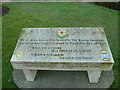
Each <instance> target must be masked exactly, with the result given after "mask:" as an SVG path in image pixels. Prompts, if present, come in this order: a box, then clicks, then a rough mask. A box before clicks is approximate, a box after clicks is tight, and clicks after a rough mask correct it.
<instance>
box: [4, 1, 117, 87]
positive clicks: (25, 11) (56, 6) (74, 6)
mask: <svg viewBox="0 0 120 90" xmlns="http://www.w3.org/2000/svg"><path fill="white" fill-rule="evenodd" d="M3 5H4V6H7V7H8V8H10V11H9V14H6V15H5V16H3V18H2V20H3V21H2V35H3V38H2V40H3V41H2V46H3V48H2V50H3V51H2V52H3V53H2V57H3V59H2V64H3V71H2V76H3V78H2V79H3V82H2V83H3V88H16V87H17V86H16V85H15V83H14V81H13V79H12V72H13V68H12V66H11V63H10V59H11V56H12V54H13V51H14V48H15V45H16V43H17V40H18V37H19V35H20V32H21V30H22V28H33V27H34V28H39V27H104V29H105V33H106V36H107V39H108V42H109V45H110V48H111V50H112V54H113V57H114V60H115V64H114V67H113V70H114V76H115V79H114V82H113V85H112V86H111V88H117V87H118V11H116V10H112V9H109V8H105V7H101V6H97V5H94V4H88V3H79V2H69V3H67V2H63V3H62V2H61V3H60V2H59V3H57V2H51V3H50V2H41V3H38V2H37V3H33V2H31V3H30V2H24V3H22V2H11V3H3Z"/></svg>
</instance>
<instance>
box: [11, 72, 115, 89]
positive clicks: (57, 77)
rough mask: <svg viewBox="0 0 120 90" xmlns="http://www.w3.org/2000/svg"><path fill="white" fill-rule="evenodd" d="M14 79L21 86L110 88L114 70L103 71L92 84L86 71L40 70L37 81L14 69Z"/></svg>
mask: <svg viewBox="0 0 120 90" xmlns="http://www.w3.org/2000/svg"><path fill="white" fill-rule="evenodd" d="M13 79H14V82H15V83H16V85H17V86H18V87H19V88H109V87H110V86H111V85H112V83H113V80H114V74H113V71H103V72H102V75H101V77H100V80H99V82H98V83H97V84H90V83H89V81H88V76H87V72H86V71H38V72H37V75H36V78H35V81H34V82H28V81H26V80H25V77H24V74H23V72H22V70H14V72H13Z"/></svg>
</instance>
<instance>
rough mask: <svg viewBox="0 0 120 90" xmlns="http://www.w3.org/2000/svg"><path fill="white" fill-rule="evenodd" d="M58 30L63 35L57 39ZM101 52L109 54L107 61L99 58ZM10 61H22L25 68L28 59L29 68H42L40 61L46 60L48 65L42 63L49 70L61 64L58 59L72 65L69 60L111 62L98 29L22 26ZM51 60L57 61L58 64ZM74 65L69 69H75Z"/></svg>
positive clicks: (102, 33)
mask: <svg viewBox="0 0 120 90" xmlns="http://www.w3.org/2000/svg"><path fill="white" fill-rule="evenodd" d="M60 30H64V31H66V35H67V37H65V38H61V37H60V38H59V36H58V33H59V32H58V31H60ZM102 52H106V53H107V54H108V55H110V57H109V60H104V59H103V58H102ZM11 62H12V63H13V66H14V64H17V62H18V64H19V63H23V64H24V65H23V66H25V67H29V66H31V64H29V63H28V62H31V63H33V62H34V65H33V67H42V65H43V64H44V62H49V63H52V65H51V66H49V63H45V64H46V66H44V67H50V69H52V68H54V67H58V69H61V68H62V66H63V67H65V66H64V63H61V62H66V63H67V64H70V63H72V65H73V63H77V64H78V63H83V64H84V63H89V64H91V63H95V64H96V63H114V61H113V58H112V54H111V51H110V49H109V45H108V43H107V39H106V36H105V33H104V30H103V29H102V28H25V29H23V31H22V33H21V35H20V38H19V40H18V43H17V46H16V49H15V51H14V54H13V57H12V59H11ZM35 62H41V63H39V64H38V63H37V64H38V66H37V64H36V63H35ZM53 62H57V63H59V66H58V65H57V66H56V63H53ZM45 64H44V65H45ZM17 66H19V65H17ZM17 66H14V67H15V68H17ZM52 66H53V67H52ZM66 66H67V65H66ZM70 66H71V65H70ZM74 66H76V65H74ZM74 66H71V67H69V68H75V67H74ZM78 66H81V64H80V65H78ZM87 66H89V65H87ZM93 66H94V65H93ZM89 67H90V66H89ZM89 67H88V68H89ZM96 67H97V66H96ZM18 68H20V67H18ZM78 68H80V67H78Z"/></svg>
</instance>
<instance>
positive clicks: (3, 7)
mask: <svg viewBox="0 0 120 90" xmlns="http://www.w3.org/2000/svg"><path fill="white" fill-rule="evenodd" d="M9 10H10V9H9V8H7V7H5V6H2V16H4V15H6V14H8V13H9ZM0 16H1V15H0Z"/></svg>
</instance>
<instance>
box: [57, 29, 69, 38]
mask: <svg viewBox="0 0 120 90" xmlns="http://www.w3.org/2000/svg"><path fill="white" fill-rule="evenodd" d="M57 36H58V37H59V38H65V37H67V36H68V34H67V31H65V30H59V31H58V33H57Z"/></svg>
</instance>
